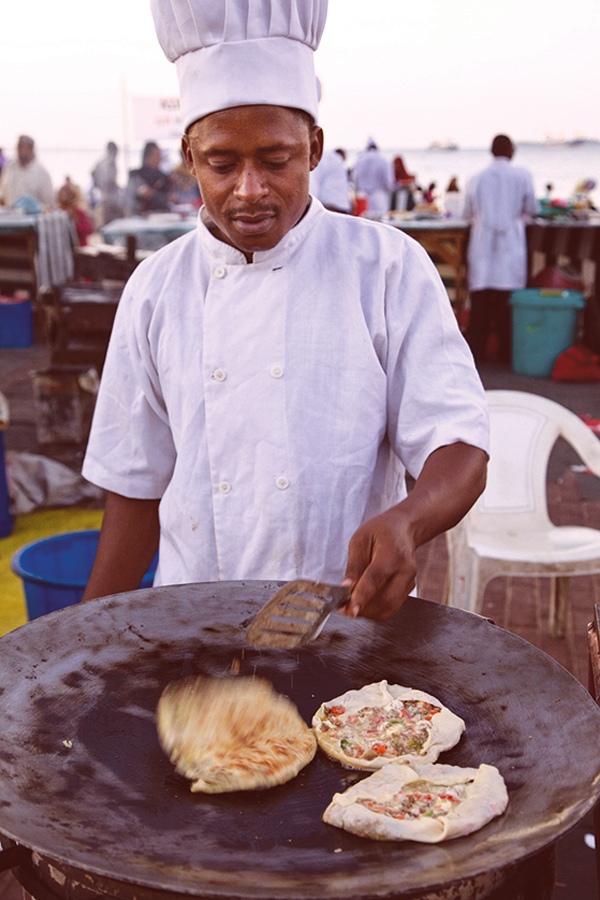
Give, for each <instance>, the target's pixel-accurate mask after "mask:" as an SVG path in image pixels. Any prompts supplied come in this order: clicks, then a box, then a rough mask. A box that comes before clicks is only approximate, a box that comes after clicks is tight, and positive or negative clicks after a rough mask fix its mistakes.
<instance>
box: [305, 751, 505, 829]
mask: <svg viewBox="0 0 600 900" xmlns="http://www.w3.org/2000/svg"><path fill="white" fill-rule="evenodd" d="M507 804H508V793H507V790H506V785H505V784H504V779H503V778H502V776H501V774H500V772H499V771H498V769H496V767H495V766H489V765H485V764H484V765H481V766H479V768H477V769H475V768H460V767H459V766H444V765H439V764H436V763H414V764H413V765H410V766H409V765H405V764H404V763H398V762H391V763H389V764H388V765H387V766H384V767H383V768H382V769H379V770H378V771H377V772H375V773H374V774H373V775H369V777H368V778H364V779H363V780H362V781H360V782H359V783H358V784H354V785H352V787H350V788H348V790H347V791H344V793H343V794H336V795H335V796H334V798H333V800H332V801H331V803H330V804H329V806H328V807H327V809H326V810H325V812H324V814H323V821H324V822H327V823H328V824H329V825H335V826H337V827H338V828H343V829H345V830H346V831H351V832H352V833H353V834H358V835H360V837H367V838H372V839H374V840H380V841H385V840H392V841H394V840H395V841H402V840H410V841H422V842H424V843H427V844H435V843H438V842H440V841H447V840H450V839H451V838H456V837H462V836H464V835H467V834H472V832H474V831H477V830H478V829H479V828H483V826H484V825H487V823H488V822H490V821H491V820H492V819H493V818H494V817H495V816H499V815H501V813H503V812H504V810H505V809H506V806H507Z"/></svg>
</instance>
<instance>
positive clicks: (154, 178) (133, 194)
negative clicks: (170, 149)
mask: <svg viewBox="0 0 600 900" xmlns="http://www.w3.org/2000/svg"><path fill="white" fill-rule="evenodd" d="M161 162H162V152H161V149H160V147H159V146H158V144H157V143H155V142H154V141H148V142H147V143H146V145H145V146H144V149H143V151H142V165H141V167H140V168H139V169H132V170H131V172H130V173H129V180H128V182H127V191H126V207H127V214H128V215H130V216H145V215H148V213H151V212H168V211H169V210H170V208H171V199H170V198H171V179H170V177H169V175H168V174H167V173H166V172H163V170H162V169H161Z"/></svg>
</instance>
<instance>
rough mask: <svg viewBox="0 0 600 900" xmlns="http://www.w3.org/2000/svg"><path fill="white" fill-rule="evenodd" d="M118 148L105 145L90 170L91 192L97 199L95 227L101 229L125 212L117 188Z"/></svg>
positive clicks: (121, 192)
mask: <svg viewBox="0 0 600 900" xmlns="http://www.w3.org/2000/svg"><path fill="white" fill-rule="evenodd" d="M118 154H119V148H118V147H117V145H116V144H115V142H114V141H109V142H108V144H107V145H106V153H105V154H104V156H103V157H102V158H101V159H99V160H98V162H97V163H96V165H95V166H94V168H93V169H92V172H91V175H92V191H93V196H94V197H96V198H97V203H96V205H95V207H94V217H95V220H96V227H97V228H102V227H103V226H104V225H108V223H109V222H112V221H113V220H114V219H120V218H121V217H122V216H123V215H124V212H125V207H124V201H123V190H122V188H120V187H119V182H118V175H117V156H118Z"/></svg>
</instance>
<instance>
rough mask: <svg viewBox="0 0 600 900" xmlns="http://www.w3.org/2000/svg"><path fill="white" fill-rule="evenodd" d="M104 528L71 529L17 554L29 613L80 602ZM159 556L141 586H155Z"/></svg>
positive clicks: (15, 564) (17, 571) (14, 559)
mask: <svg viewBox="0 0 600 900" xmlns="http://www.w3.org/2000/svg"><path fill="white" fill-rule="evenodd" d="M99 536H100V531H99V530H98V529H91V530H89V531H69V532H66V533H65V534H57V535H54V536H53V537H48V538H44V539H43V540H41V541H34V542H33V543H31V544H26V545H25V546H24V547H21V549H20V550H17V552H16V553H15V554H14V555H13V557H12V560H11V568H12V570H13V572H14V573H15V574H16V575H19V576H20V577H21V578H22V579H23V588H24V591H25V601H26V604H27V614H28V616H29V618H30V619H36V618H38V616H43V615H45V614H46V613H49V612H54V610H57V609H62V608H63V607H65V606H74V605H75V604H76V603H79V601H80V600H81V598H82V596H83V591H84V589H85V586H86V584H87V582H88V579H89V576H90V572H91V571H92V564H93V562H94V557H95V555H96V547H97V546H98V538H99ZM156 564H157V557H155V558H154V559H153V561H152V563H151V565H150V567H149V568H148V571H147V572H146V574H145V575H144V577H143V579H142V583H141V584H140V587H151V586H152V582H153V580H154V573H155V571H156Z"/></svg>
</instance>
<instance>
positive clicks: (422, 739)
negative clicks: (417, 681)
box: [321, 700, 441, 759]
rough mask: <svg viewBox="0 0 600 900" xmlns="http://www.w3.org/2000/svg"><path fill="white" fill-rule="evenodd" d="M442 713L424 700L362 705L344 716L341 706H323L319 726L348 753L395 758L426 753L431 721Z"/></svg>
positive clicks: (344, 709)
mask: <svg viewBox="0 0 600 900" xmlns="http://www.w3.org/2000/svg"><path fill="white" fill-rule="evenodd" d="M439 712H441V707H440V706H434V705H433V704H432V703H428V702H427V701H425V700H396V701H395V702H394V704H393V707H392V709H391V710H390V709H389V708H387V709H385V710H383V709H381V708H377V707H375V708H373V707H368V706H365V707H363V708H362V709H360V710H358V711H357V712H354V713H351V714H348V715H346V714H345V713H346V708H345V707H344V706H341V705H338V706H329V707H325V719H324V720H323V722H322V725H321V728H322V730H323V731H326V732H327V733H328V734H329V735H330V736H331V737H332V738H333V739H335V740H337V741H338V742H339V746H340V748H341V749H342V750H343V752H344V753H345V754H346V755H347V756H351V757H358V756H361V757H362V756H364V757H365V759H375V758H376V757H385V758H389V759H395V758H397V757H399V756H404V755H406V754H408V753H410V754H412V755H415V754H417V755H419V754H421V755H422V754H423V753H424V752H425V749H424V748H425V744H426V742H427V740H428V738H429V733H430V729H431V724H430V723H431V720H432V719H433V717H434V716H435V715H437V713H439Z"/></svg>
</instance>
